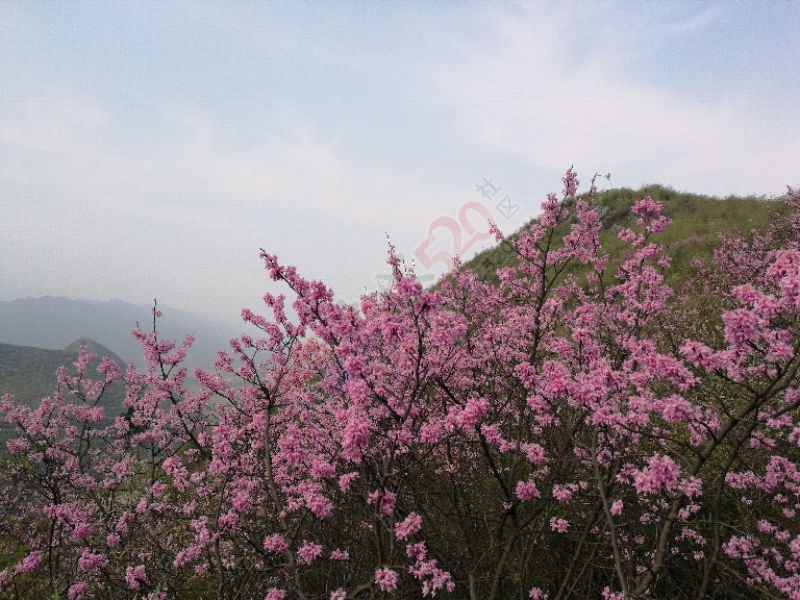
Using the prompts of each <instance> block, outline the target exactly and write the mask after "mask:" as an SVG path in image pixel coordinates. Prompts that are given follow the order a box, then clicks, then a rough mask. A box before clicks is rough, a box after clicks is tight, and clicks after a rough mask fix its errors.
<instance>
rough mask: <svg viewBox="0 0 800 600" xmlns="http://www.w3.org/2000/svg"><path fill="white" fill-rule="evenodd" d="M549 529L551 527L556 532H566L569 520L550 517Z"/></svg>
mask: <svg viewBox="0 0 800 600" xmlns="http://www.w3.org/2000/svg"><path fill="white" fill-rule="evenodd" d="M550 529H552V530H553V531H555V532H557V533H566V531H567V529H569V521H567V520H566V519H560V518H557V517H551V518H550Z"/></svg>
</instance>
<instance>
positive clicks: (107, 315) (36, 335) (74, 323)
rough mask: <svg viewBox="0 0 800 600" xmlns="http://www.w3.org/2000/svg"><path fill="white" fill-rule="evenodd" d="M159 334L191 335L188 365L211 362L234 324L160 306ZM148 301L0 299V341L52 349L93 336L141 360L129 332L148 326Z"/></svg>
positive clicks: (127, 358)
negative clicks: (145, 304) (137, 326)
mask: <svg viewBox="0 0 800 600" xmlns="http://www.w3.org/2000/svg"><path fill="white" fill-rule="evenodd" d="M159 309H160V310H161V311H162V313H163V317H162V318H161V319H159V334H160V336H161V337H162V338H164V339H175V340H182V339H183V337H184V336H185V335H186V334H192V335H194V337H195V343H194V345H193V347H192V350H191V352H190V354H189V356H188V363H189V365H190V366H200V367H203V368H210V367H211V366H212V365H213V364H214V361H215V360H216V351H217V350H220V349H227V348H228V341H229V340H230V339H231V338H232V337H235V336H236V335H237V334H238V332H237V331H235V330H234V328H232V327H229V326H227V325H223V324H220V323H216V322H213V321H209V320H207V319H204V318H203V317H199V316H197V315H192V314H190V313H187V312H184V311H180V310H177V309H174V308H170V307H162V306H159ZM152 322H153V316H152V307H148V306H140V305H136V304H129V303H127V302H122V301H120V300H111V301H110V302H87V301H82V300H71V299H68V298H53V297H50V296H45V297H43V298H22V299H19V300H11V301H7V302H0V343H4V344H14V345H18V346H32V347H36V348H46V349H52V350H57V349H61V348H64V347H65V346H66V345H67V344H70V343H71V342H73V341H74V340H76V339H79V338H90V339H92V340H96V341H97V342H98V343H99V344H101V345H103V346H105V347H106V348H110V349H112V350H113V351H114V352H116V353H117V354H119V355H120V356H121V357H123V358H124V359H125V361H129V362H130V361H134V362H136V364H137V365H139V366H140V367H142V366H143V360H142V351H141V348H140V347H139V343H138V342H137V341H136V339H135V338H134V337H133V336H132V335H131V332H132V331H133V330H134V329H136V324H137V323H140V324H141V326H142V329H144V330H148V329H150V328H152Z"/></svg>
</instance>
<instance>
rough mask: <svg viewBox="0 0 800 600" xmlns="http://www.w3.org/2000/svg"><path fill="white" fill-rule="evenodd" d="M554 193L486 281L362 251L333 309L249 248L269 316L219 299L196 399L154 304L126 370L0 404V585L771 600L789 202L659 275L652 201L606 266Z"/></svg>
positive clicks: (574, 203) (782, 492) (799, 540)
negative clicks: (376, 279)
mask: <svg viewBox="0 0 800 600" xmlns="http://www.w3.org/2000/svg"><path fill="white" fill-rule="evenodd" d="M563 182H564V191H563V194H562V196H561V198H560V199H559V198H558V197H556V196H555V195H550V196H548V198H547V200H546V201H545V202H544V204H543V206H542V214H541V216H540V218H539V219H538V220H537V221H536V222H534V223H533V224H531V226H530V227H529V228H528V229H527V230H526V231H523V232H522V233H521V234H519V236H517V237H515V238H510V239H503V238H502V236H501V235H500V234H499V232H498V239H499V240H501V242H502V243H503V244H504V245H506V246H507V247H508V248H509V250H510V251H511V252H513V253H514V255H515V256H516V261H515V266H513V267H506V268H503V269H501V270H500V271H498V279H499V284H497V285H491V284H488V283H485V282H482V281H480V280H479V279H478V278H477V277H476V276H475V275H474V274H473V273H471V272H470V271H468V270H466V269H463V268H461V267H459V266H457V267H456V268H455V269H454V271H453V272H451V273H450V275H449V276H448V277H446V278H445V279H444V280H443V281H442V282H441V285H440V286H439V288H438V289H435V290H425V289H423V288H422V286H421V285H420V283H419V282H418V281H417V280H416V278H415V276H414V273H413V271H410V270H405V269H404V267H403V265H402V264H401V263H400V261H399V259H398V258H397V257H396V254H395V253H394V251H393V250H391V251H390V254H389V264H390V266H391V268H392V270H393V275H394V286H393V288H392V289H391V290H390V291H388V292H386V293H382V294H372V295H366V296H364V297H363V298H362V299H361V304H360V306H358V307H346V306H345V307H343V306H339V305H337V304H336V303H335V302H334V295H333V292H332V290H330V289H329V288H327V287H326V286H325V285H324V284H323V283H321V282H317V281H308V280H306V279H304V278H303V277H301V276H300V275H299V274H298V273H297V272H296V270H295V269H294V268H292V267H286V266H283V265H281V264H280V262H279V261H278V259H277V258H276V257H274V256H271V255H269V254H267V253H263V254H262V257H263V259H264V261H265V266H266V269H267V271H268V273H269V275H270V276H271V277H272V278H273V279H274V280H276V281H282V282H284V283H285V284H286V285H287V286H288V288H289V290H290V291H291V293H292V294H293V296H294V301H293V304H292V308H293V312H294V314H296V318H295V319H291V318H289V316H288V314H287V312H286V307H285V298H284V297H282V296H272V295H267V296H265V298H264V300H265V303H266V306H267V309H268V313H269V314H268V316H266V317H265V316H260V315H257V314H255V313H253V312H251V311H249V310H245V311H243V318H244V320H245V321H246V322H248V323H249V324H251V325H252V326H255V327H256V328H257V329H258V330H259V331H260V335H259V336H256V337H253V336H248V335H242V336H241V337H239V338H237V339H235V340H232V342H231V347H230V349H229V350H228V351H227V352H220V354H219V360H218V362H217V368H216V370H215V371H214V372H212V373H205V372H201V371H196V372H195V373H194V376H195V379H196V380H197V383H198V384H199V386H195V389H199V391H192V392H190V391H189V389H188V388H187V385H186V381H187V378H188V374H187V372H186V369H185V368H184V367H183V366H182V363H183V359H184V356H185V352H186V348H187V347H188V345H189V344H190V343H191V340H186V341H185V342H184V343H183V344H182V345H176V344H173V343H171V342H166V341H164V340H161V339H159V337H158V335H157V329H156V323H157V322H156V320H155V318H156V317H157V316H158V314H157V311H156V313H155V314H154V325H153V330H152V331H151V332H149V333H144V332H141V331H139V332H137V333H136V335H137V336H138V337H139V339H140V341H141V342H142V346H143V349H144V355H145V365H144V369H142V370H138V369H137V367H136V366H134V365H132V366H130V367H129V368H128V369H127V370H126V371H125V373H122V372H120V370H119V369H118V368H117V367H116V366H115V365H113V363H111V362H110V361H103V362H101V363H100V364H99V366H98V367H97V368H96V371H97V376H96V377H95V378H94V379H92V378H90V365H91V364H92V362H93V361H94V360H95V357H92V356H91V355H88V354H86V353H83V354H82V355H81V358H80V359H79V361H78V363H77V364H76V373H77V375H70V374H69V373H68V372H67V371H66V370H64V371H61V372H60V373H59V386H58V388H57V390H56V392H55V394H54V395H53V396H52V397H51V398H48V399H45V400H43V402H42V404H41V406H39V407H38V408H37V409H35V410H34V409H27V408H25V407H23V406H21V405H17V404H15V403H14V401H13V399H12V398H10V397H8V396H5V397H4V398H3V401H2V403H0V410H1V411H2V414H3V416H4V419H5V422H6V425H4V427H11V428H13V429H14V431H15V434H14V435H13V437H12V439H11V440H10V441H9V442H8V450H9V452H10V453H11V458H10V459H9V460H8V465H7V467H6V469H5V470H4V472H3V474H2V477H3V478H4V479H3V482H2V483H3V485H4V488H5V491H6V493H5V495H4V497H3V500H2V502H3V504H2V509H3V511H4V515H3V516H4V518H3V520H2V521H3V524H2V525H0V527H2V528H4V531H2V533H3V534H4V535H3V536H2V539H3V540H8V541H3V542H0V543H2V544H4V546H2V548H3V552H4V553H5V557H4V562H5V565H6V566H5V570H3V571H0V586H2V588H3V590H4V593H5V594H8V595H10V596H11V597H17V598H26V597H31V598H32V597H43V596H44V595H45V594H46V592H45V591H44V590H55V591H57V593H58V594H59V597H67V598H72V599H77V598H131V597H137V598H150V599H157V598H158V599H160V598H164V599H166V598H254V597H257V598H265V599H280V598H308V599H311V598H314V599H326V600H327V599H332V600H333V599H336V600H341V599H343V598H379V597H398V598H417V597H419V596H420V595H422V596H424V597H427V596H451V597H454V598H470V599H475V600H477V599H478V598H492V599H493V598H506V597H516V598H520V597H530V598H536V599H544V598H548V599H550V600H554V599H559V600H563V599H567V598H597V597H604V598H607V599H638V598H661V597H687V598H697V599H700V598H711V597H727V598H737V597H740V598H751V597H754V596H758V595H760V596H763V597H765V598H770V597H772V598H789V599H794V600H796V599H799V598H800V528H798V527H797V525H796V523H797V516H796V511H798V510H800V470H799V469H798V458H800V414H798V413H799V409H800V388H799V387H798V383H799V381H798V380H799V379H800V377H798V369H799V368H800V352H799V350H800V329H799V328H798V314H799V313H800V249H798V247H797V239H798V237H797V235H795V234H796V233H797V232H798V231H800V227H798V223H800V217H798V214H800V212H799V211H798V208H800V207H799V206H798V205H800V196H799V195H798V194H797V193H796V192H794V191H793V190H790V191H789V194H787V202H788V204H789V205H790V213H789V216H787V217H781V219H779V220H776V221H775V223H774V224H773V225H772V228H771V230H769V231H765V232H751V233H750V234H749V235H748V236H739V237H734V238H732V239H730V240H726V241H724V242H723V243H722V245H721V247H720V250H719V251H718V253H717V255H716V257H715V260H714V261H713V263H711V264H709V265H699V266H698V267H697V269H698V271H697V273H698V275H697V276H695V277H692V278H690V279H689V280H688V281H687V283H686V284H685V285H684V287H683V288H681V289H678V290H673V289H671V288H670V287H668V286H667V285H666V284H665V275H666V274H668V273H669V272H670V261H669V258H668V256H667V254H666V253H665V252H664V249H663V248H661V246H660V245H659V244H658V238H659V233H660V232H661V231H663V229H664V228H665V227H668V225H669V220H668V219H667V218H666V217H664V216H663V215H662V207H661V206H660V205H659V204H658V203H656V202H654V201H652V200H651V199H649V198H644V199H642V200H641V201H639V202H637V203H636V204H635V205H634V206H633V209H632V214H633V219H632V223H631V227H630V228H628V229H624V230H622V231H620V232H619V238H620V239H621V240H622V241H623V242H624V243H626V244H627V249H626V250H625V251H624V252H623V253H622V254H621V255H618V256H614V257H611V256H609V255H607V254H605V253H604V252H603V249H602V245H601V241H600V234H601V232H602V223H601V221H600V218H599V216H598V212H597V211H596V210H595V206H594V201H593V199H592V192H590V193H589V194H586V195H583V196H577V195H576V194H577V189H578V181H577V179H576V177H575V174H574V173H573V172H572V171H569V172H567V174H566V176H565V177H564V180H563ZM592 191H593V190H592ZM115 381H120V382H122V383H124V385H125V389H126V400H125V407H126V412H125V414H122V415H119V416H116V415H113V416H114V417H115V419H114V420H113V422H111V424H109V420H108V417H109V415H105V414H104V406H103V395H104V393H105V390H106V388H107V386H108V385H111V383H112V382H115Z"/></svg>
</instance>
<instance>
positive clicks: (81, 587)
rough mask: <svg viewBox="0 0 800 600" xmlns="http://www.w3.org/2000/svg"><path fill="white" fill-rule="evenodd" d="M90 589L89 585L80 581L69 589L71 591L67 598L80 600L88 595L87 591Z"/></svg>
mask: <svg viewBox="0 0 800 600" xmlns="http://www.w3.org/2000/svg"><path fill="white" fill-rule="evenodd" d="M88 589H89V584H88V583H86V582H85V581H79V582H77V583H73V584H72V585H71V586H70V587H69V591H68V592H67V598H69V600H78V599H79V598H83V596H84V595H85V594H86V590H88Z"/></svg>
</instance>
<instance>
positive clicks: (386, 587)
mask: <svg viewBox="0 0 800 600" xmlns="http://www.w3.org/2000/svg"><path fill="white" fill-rule="evenodd" d="M375 583H376V584H377V585H378V588H380V590H381V591H382V592H393V591H394V590H396V589H397V571H393V570H392V569H389V568H387V567H384V568H383V569H378V570H377V571H375Z"/></svg>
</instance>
